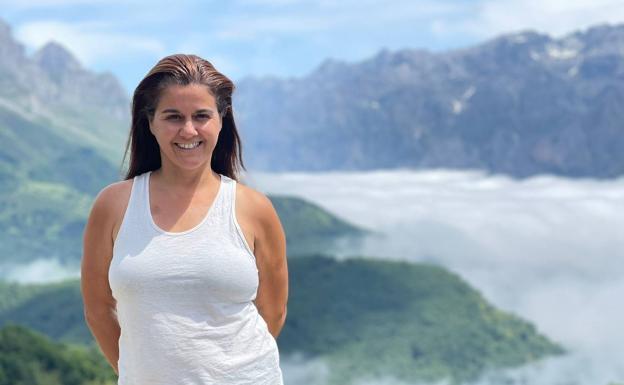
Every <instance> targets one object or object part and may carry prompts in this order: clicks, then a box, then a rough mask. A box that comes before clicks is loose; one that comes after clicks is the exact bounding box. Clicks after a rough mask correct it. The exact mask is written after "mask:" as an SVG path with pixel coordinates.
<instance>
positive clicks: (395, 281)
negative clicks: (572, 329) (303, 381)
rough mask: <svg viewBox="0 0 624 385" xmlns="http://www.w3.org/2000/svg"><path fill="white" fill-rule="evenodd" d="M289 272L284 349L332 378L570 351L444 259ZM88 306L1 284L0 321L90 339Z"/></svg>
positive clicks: (468, 366) (305, 260)
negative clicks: (324, 368) (497, 304)
mask: <svg viewBox="0 0 624 385" xmlns="http://www.w3.org/2000/svg"><path fill="white" fill-rule="evenodd" d="M289 278H290V297H289V304H288V316H287V321H286V324H285V326H284V329H283V330H282V333H281V334H280V336H279V338H278V344H279V347H280V352H281V354H282V355H287V354H289V353H294V352H301V353H303V354H304V355H305V356H307V357H320V358H322V359H325V360H327V362H328V363H329V364H330V367H331V370H330V373H331V377H330V383H331V384H336V385H338V384H340V385H346V384H349V383H350V382H351V381H352V380H354V379H356V378H361V377H375V376H384V375H392V376H396V377H398V378H400V379H402V380H405V381H414V380H426V381H436V380H440V379H443V378H448V379H451V380H453V381H454V382H455V383H459V382H460V381H464V380H473V379H476V378H477V377H478V376H479V375H480V374H482V373H483V372H484V371H486V370H487V369H492V368H508V367H513V366H517V365H523V364H526V363H529V362H532V361H535V360H539V359H540V358H543V357H546V356H548V355H555V354H562V353H564V350H563V349H562V348H561V347H560V346H558V345H557V344H555V343H553V342H551V341H549V340H548V339H547V338H546V337H544V336H543V335H541V334H540V333H539V332H538V331H537V330H536V329H535V327H534V326H533V325H532V324H530V323H528V322H526V321H524V320H522V319H520V318H519V317H517V316H515V315H513V314H509V313H506V312H503V311H501V310H498V309H496V308H494V307H493V306H492V305H490V304H488V302H487V301H486V300H485V299H484V298H483V297H482V296H481V294H480V293H479V292H478V291H476V290H475V289H473V288H471V287H470V286H469V285H468V284H467V283H466V282H464V281H463V280H462V279H461V278H460V277H459V276H457V275H456V274H454V273H452V272H449V271H447V270H445V269H444V268H442V267H439V266H435V265H431V264H423V263H418V264H412V263H407V262H394V261H382V260H371V259H364V258H353V259H346V260H344V261H337V260H335V259H333V258H329V257H326V256H323V255H316V256H300V257H297V258H292V259H290V260H289ZM42 286H45V288H44V289H42V288H41V287H42ZM7 298H9V299H7ZM16 298H18V299H16ZM81 303H82V302H81V299H80V293H79V283H78V282H77V281H75V280H70V281H67V282H64V283H58V284H49V285H15V284H12V285H9V284H3V285H0V306H2V307H1V308H0V324H3V323H6V322H19V323H21V324H24V325H27V326H29V327H32V328H33V329H36V330H38V331H41V332H44V333H46V334H47V335H49V336H51V337H54V338H55V339H58V340H61V341H67V342H80V341H81V342H84V343H87V344H89V343H92V342H93V340H92V337H91V335H90V334H89V331H88V329H87V327H86V325H85V324H84V321H83V316H82V308H81Z"/></svg>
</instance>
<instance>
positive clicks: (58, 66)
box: [33, 41, 82, 82]
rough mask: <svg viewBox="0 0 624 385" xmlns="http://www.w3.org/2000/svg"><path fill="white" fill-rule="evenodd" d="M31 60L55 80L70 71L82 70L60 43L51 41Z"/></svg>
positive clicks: (60, 78)
mask: <svg viewBox="0 0 624 385" xmlns="http://www.w3.org/2000/svg"><path fill="white" fill-rule="evenodd" d="M33 61H34V62H35V63H36V64H37V65H38V66H39V67H40V68H41V69H42V70H43V71H44V72H46V73H47V74H48V75H49V76H50V78H51V79H52V80H54V81H56V82H59V81H60V80H62V78H63V77H64V76H65V75H67V74H71V73H75V72H77V71H82V66H81V65H80V63H79V62H78V60H76V58H75V57H74V56H73V55H72V54H71V52H69V51H68V50H67V49H66V48H65V47H63V46H62V45H61V44H59V43H57V42H55V41H51V42H48V43H47V44H45V45H44V46H43V47H41V48H40V49H39V50H38V51H37V52H35V54H34V55H33Z"/></svg>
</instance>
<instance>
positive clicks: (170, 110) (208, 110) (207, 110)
mask: <svg viewBox="0 0 624 385" xmlns="http://www.w3.org/2000/svg"><path fill="white" fill-rule="evenodd" d="M169 112H175V113H178V114H180V113H181V112H180V111H178V110H176V109H175V108H167V109H166V110H164V111H162V112H161V114H166V113H169ZM204 112H210V113H214V110H212V109H205V108H203V109H201V110H197V111H195V113H196V114H200V113H204Z"/></svg>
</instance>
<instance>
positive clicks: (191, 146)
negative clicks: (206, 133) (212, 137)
mask: <svg viewBox="0 0 624 385" xmlns="http://www.w3.org/2000/svg"><path fill="white" fill-rule="evenodd" d="M203 143H204V141H203V140H198V141H196V142H191V143H174V145H175V146H176V147H177V148H179V149H180V150H183V151H191V150H194V149H196V148H199V146H201V145H202V144H203Z"/></svg>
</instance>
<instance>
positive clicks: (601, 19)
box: [431, 0, 624, 39]
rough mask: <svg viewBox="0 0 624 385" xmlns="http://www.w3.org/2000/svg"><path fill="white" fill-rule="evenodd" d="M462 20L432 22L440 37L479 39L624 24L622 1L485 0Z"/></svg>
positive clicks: (442, 18)
mask: <svg viewBox="0 0 624 385" xmlns="http://www.w3.org/2000/svg"><path fill="white" fill-rule="evenodd" d="M473 5H474V8H473V10H472V11H470V12H468V13H466V14H465V15H464V16H463V17H462V18H460V20H449V19H448V18H446V17H444V15H443V17H441V18H438V19H436V20H434V21H433V22H432V23H431V31H432V32H433V33H434V34H435V35H437V36H439V37H452V36H460V35H461V34H469V35H471V36H474V37H476V38H479V39H485V38H491V37H494V36H496V35H500V34H503V33H509V32H513V31H520V30H526V29H533V30H537V31H539V32H542V33H547V34H549V35H551V36H554V37H561V36H563V35H565V34H568V33H570V32H573V31H576V30H579V29H585V28H587V27H590V26H592V25H596V24H602V23H612V24H618V23H622V22H624V3H623V2H622V1H621V0H597V1H593V0H570V1H563V0H508V1H496V0H485V1H481V2H478V3H473Z"/></svg>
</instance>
